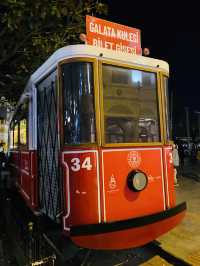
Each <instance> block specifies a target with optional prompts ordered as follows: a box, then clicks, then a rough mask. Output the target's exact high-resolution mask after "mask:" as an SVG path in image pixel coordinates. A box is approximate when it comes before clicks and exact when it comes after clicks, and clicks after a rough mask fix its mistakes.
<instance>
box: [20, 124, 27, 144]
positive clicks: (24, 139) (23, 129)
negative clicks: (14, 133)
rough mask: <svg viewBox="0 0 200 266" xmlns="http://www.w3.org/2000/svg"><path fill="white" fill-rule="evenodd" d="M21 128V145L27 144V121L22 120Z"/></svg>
mask: <svg viewBox="0 0 200 266" xmlns="http://www.w3.org/2000/svg"><path fill="white" fill-rule="evenodd" d="M19 127H20V136H19V137H20V144H22V145H26V144H27V121H26V119H22V120H21V121H20V124H19Z"/></svg>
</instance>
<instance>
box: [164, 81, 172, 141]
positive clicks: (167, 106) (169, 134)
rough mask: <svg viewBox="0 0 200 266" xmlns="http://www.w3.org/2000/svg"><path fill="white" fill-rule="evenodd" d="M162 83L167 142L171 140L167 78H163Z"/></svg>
mask: <svg viewBox="0 0 200 266" xmlns="http://www.w3.org/2000/svg"><path fill="white" fill-rule="evenodd" d="M163 81H164V82H163V83H164V93H165V106H166V107H165V116H166V122H167V123H166V124H167V125H166V127H167V140H170V139H172V127H171V114H170V110H171V106H170V99H169V96H170V95H169V88H168V78H167V77H164V78H163Z"/></svg>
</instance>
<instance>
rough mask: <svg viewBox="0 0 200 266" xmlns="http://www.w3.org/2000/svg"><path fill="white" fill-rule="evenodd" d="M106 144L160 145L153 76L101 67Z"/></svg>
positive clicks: (106, 66)
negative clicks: (158, 143) (157, 143)
mask: <svg viewBox="0 0 200 266" xmlns="http://www.w3.org/2000/svg"><path fill="white" fill-rule="evenodd" d="M103 99H104V127H105V140H106V142H107V143H132V142H133V143H136V142H158V141H160V125H159V112H158V96H157V80H156V74H155V73H151V72H146V71H140V70H134V69H126V68H122V67H117V66H111V65H103Z"/></svg>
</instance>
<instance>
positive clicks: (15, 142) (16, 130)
mask: <svg viewBox="0 0 200 266" xmlns="http://www.w3.org/2000/svg"><path fill="white" fill-rule="evenodd" d="M18 132H19V130H18V124H15V126H14V145H13V148H14V149H16V148H18Z"/></svg>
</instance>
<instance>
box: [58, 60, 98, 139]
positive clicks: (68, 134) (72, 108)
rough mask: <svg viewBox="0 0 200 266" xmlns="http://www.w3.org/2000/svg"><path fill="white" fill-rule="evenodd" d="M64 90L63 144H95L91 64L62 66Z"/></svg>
mask: <svg viewBox="0 0 200 266" xmlns="http://www.w3.org/2000/svg"><path fill="white" fill-rule="evenodd" d="M62 78H63V90H64V93H63V95H64V99H63V103H64V142H65V143H68V144H80V143H95V141H96V130H95V114H94V95H93V94H94V92H93V91H94V88H93V68H92V63H87V62H72V63H68V64H65V65H63V66H62Z"/></svg>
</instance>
